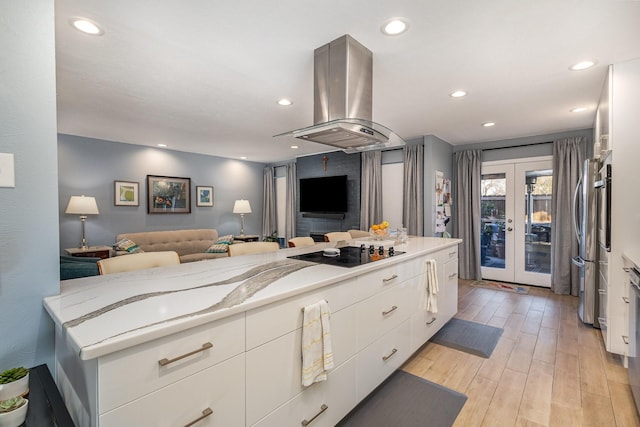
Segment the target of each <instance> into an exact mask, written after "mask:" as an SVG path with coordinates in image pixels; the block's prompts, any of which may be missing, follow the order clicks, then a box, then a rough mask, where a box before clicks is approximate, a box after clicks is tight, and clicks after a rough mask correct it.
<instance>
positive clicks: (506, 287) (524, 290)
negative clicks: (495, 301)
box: [471, 280, 529, 294]
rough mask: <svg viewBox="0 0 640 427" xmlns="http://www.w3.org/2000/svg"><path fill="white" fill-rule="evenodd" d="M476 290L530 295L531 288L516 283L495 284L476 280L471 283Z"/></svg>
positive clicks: (490, 281)
mask: <svg viewBox="0 0 640 427" xmlns="http://www.w3.org/2000/svg"><path fill="white" fill-rule="evenodd" d="M471 286H475V287H476V288H487V289H495V290H498V291H507V292H515V293H517V294H528V293H529V287H528V286H525V285H516V284H514V283H503V282H494V281H492V280H476V281H474V282H472V283H471Z"/></svg>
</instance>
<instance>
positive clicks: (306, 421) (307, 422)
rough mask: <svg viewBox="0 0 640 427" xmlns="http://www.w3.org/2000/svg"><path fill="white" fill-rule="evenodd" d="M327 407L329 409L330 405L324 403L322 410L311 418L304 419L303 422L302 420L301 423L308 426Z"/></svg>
mask: <svg viewBox="0 0 640 427" xmlns="http://www.w3.org/2000/svg"><path fill="white" fill-rule="evenodd" d="M327 409H329V407H328V406H327V405H325V404H324V403H323V404H322V406H321V407H320V412H318V413H317V414H315V415H314V416H313V417H311V419H310V420H302V422H300V424H302V425H303V426H308V425H309V424H311V423H312V422H313V420H315V419H316V418H318V417H319V416H320V414H322V413H323V412H324V411H326V410H327Z"/></svg>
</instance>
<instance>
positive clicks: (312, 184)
mask: <svg viewBox="0 0 640 427" xmlns="http://www.w3.org/2000/svg"><path fill="white" fill-rule="evenodd" d="M300 212H326V213H331V212H347V176H346V175H338V176H327V177H321V178H301V179H300Z"/></svg>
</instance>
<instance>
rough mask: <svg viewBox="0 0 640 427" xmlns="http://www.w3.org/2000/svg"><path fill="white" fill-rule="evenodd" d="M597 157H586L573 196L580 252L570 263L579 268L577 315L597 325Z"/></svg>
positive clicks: (586, 321)
mask: <svg viewBox="0 0 640 427" xmlns="http://www.w3.org/2000/svg"><path fill="white" fill-rule="evenodd" d="M599 169H600V163H599V161H598V159H587V160H585V161H584V165H583V167H582V176H581V177H580V180H579V181H578V186H577V187H576V192H575V194H574V197H573V228H574V230H575V234H576V238H577V239H578V243H579V244H580V255H579V256H577V257H574V258H573V263H574V264H575V265H577V266H578V267H579V268H580V293H579V297H580V303H579V305H578V315H579V316H580V320H582V321H583V322H584V323H588V324H592V325H594V326H595V327H599V325H598V313H597V307H598V301H597V296H598V294H597V290H596V279H597V277H598V229H597V227H598V225H597V224H598V223H597V218H598V199H597V194H596V189H595V188H594V183H595V182H596V180H597V179H598V177H599V175H598V173H599Z"/></svg>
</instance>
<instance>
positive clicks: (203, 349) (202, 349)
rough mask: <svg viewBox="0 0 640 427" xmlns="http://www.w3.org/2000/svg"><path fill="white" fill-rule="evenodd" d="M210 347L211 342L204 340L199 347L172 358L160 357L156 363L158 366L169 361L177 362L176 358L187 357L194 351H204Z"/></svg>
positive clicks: (165, 364)
mask: <svg viewBox="0 0 640 427" xmlns="http://www.w3.org/2000/svg"><path fill="white" fill-rule="evenodd" d="M211 347H213V344H211V343H210V342H206V343H204V344H202V347H200V348H199V349H197V350H193V351H190V352H189V353H185V354H183V355H182V356H178V357H174V358H173V359H167V358H166V357H165V358H164V359H160V360H158V364H159V365H160V366H167V365H168V364H170V363H173V362H177V361H178V360H182V359H184V358H185V357H189V356H192V355H194V354H196V353H200V352H201V351H205V350H206V349H208V348H211Z"/></svg>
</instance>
